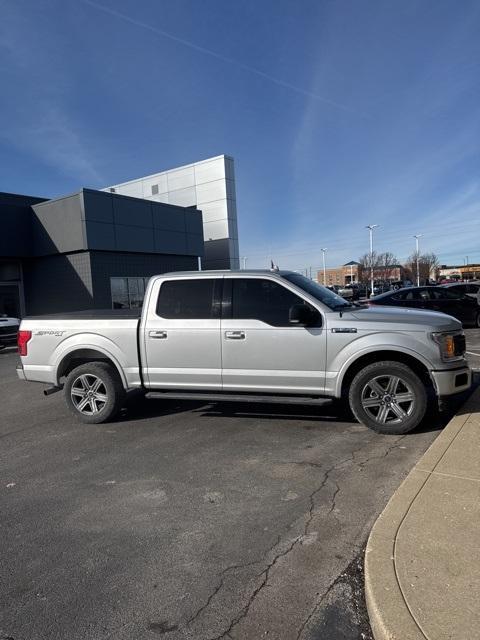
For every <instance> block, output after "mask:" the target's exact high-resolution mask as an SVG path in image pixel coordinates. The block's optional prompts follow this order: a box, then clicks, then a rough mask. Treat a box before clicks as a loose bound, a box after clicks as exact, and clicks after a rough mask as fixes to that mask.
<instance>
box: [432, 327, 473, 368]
mask: <svg viewBox="0 0 480 640" xmlns="http://www.w3.org/2000/svg"><path fill="white" fill-rule="evenodd" d="M431 336H432V339H433V341H434V342H436V343H437V344H438V346H439V347H440V355H441V357H442V360H444V361H445V362H452V360H461V359H462V358H463V356H464V354H465V334H464V333H463V331H456V332H455V333H432V334H431Z"/></svg>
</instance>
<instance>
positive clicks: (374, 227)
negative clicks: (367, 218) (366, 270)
mask: <svg viewBox="0 0 480 640" xmlns="http://www.w3.org/2000/svg"><path fill="white" fill-rule="evenodd" d="M377 227H378V224H367V226H366V227H365V228H366V229H368V230H369V231H370V297H371V298H372V297H373V286H374V277H373V230H374V229H376V228H377Z"/></svg>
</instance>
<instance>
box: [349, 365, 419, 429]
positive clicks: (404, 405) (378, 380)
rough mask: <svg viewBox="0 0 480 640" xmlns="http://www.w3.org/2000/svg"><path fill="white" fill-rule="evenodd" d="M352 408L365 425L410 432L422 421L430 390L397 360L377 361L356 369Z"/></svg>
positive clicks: (350, 400) (408, 368)
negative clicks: (358, 369)
mask: <svg viewBox="0 0 480 640" xmlns="http://www.w3.org/2000/svg"><path fill="white" fill-rule="evenodd" d="M349 402H350V408H351V409H352V412H353V414H354V416H355V417H356V418H357V420H358V421H359V422H361V423H363V424H364V425H365V426H367V427H369V428H370V429H373V430H374V431H377V432H378V433H386V434H401V433H407V432H408V431H411V430H412V429H415V427H417V426H418V425H419V424H420V422H421V421H422V419H423V417H424V415H425V412H426V410H427V391H426V388H425V385H424V383H423V382H422V380H420V378H419V377H418V376H417V374H416V373H415V372H414V371H412V369H410V367H408V366H407V365H405V364H402V363H401V362H395V361H384V362H374V363H372V364H370V365H368V366H367V367H365V368H364V369H362V370H361V371H359V373H357V375H356V376H355V378H354V379H353V381H352V384H351V386H350V392H349Z"/></svg>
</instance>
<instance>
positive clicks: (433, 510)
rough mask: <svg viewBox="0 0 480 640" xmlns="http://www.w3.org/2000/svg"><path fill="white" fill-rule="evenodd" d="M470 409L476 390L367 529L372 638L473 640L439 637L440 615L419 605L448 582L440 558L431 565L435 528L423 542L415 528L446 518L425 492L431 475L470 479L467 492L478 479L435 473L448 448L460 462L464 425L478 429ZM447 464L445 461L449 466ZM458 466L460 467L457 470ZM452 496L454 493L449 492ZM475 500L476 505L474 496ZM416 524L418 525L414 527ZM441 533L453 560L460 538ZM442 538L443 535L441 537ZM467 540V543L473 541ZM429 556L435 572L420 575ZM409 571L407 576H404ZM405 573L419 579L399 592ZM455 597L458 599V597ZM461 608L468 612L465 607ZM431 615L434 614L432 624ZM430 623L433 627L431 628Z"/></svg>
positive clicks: (479, 398)
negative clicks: (454, 452)
mask: <svg viewBox="0 0 480 640" xmlns="http://www.w3.org/2000/svg"><path fill="white" fill-rule="evenodd" d="M475 410H477V411H479V410H480V389H477V390H476V391H475V392H474V393H473V394H472V395H471V396H470V398H469V399H468V400H467V402H466V403H465V405H464V406H463V407H462V408H461V409H460V411H461V413H460V414H457V415H456V416H455V417H454V418H453V419H452V420H451V421H450V422H449V424H448V425H447V426H446V427H445V428H444V429H443V431H442V432H441V433H440V435H439V436H438V437H437V439H436V440H435V441H434V443H433V444H432V445H431V447H430V448H429V449H428V450H427V451H426V453H425V455H424V456H423V457H422V458H421V460H420V461H419V462H418V463H417V465H416V466H415V467H414V468H413V469H412V471H411V472H410V473H409V475H408V476H407V478H406V479H405V480H404V482H403V483H402V484H401V485H400V487H399V488H398V490H397V491H396V492H395V493H394V495H393V496H392V498H391V499H390V501H389V502H388V504H387V506H386V507H385V509H384V511H383V512H382V514H381V515H380V517H379V518H378V520H377V521H376V523H375V525H374V526H373V529H372V531H371V533H370V537H369V539H368V543H367V548H366V552H365V597H366V602H367V609H368V614H369V617H370V624H371V627H372V631H373V635H374V637H375V640H426V639H427V640H437V638H440V637H442V638H443V637H448V638H453V637H455V638H457V637H458V638H467V637H474V636H471V635H469V634H468V631H467V629H465V630H464V632H460V634H459V635H455V636H453V635H447V634H445V636H444V634H443V632H441V633H439V632H438V629H439V628H440V627H439V625H440V622H439V621H438V619H437V618H439V617H441V616H439V615H438V611H437V612H436V611H435V610H434V607H432V609H431V610H430V611H429V607H428V606H425V602H424V600H428V598H429V597H430V598H432V597H433V596H432V594H435V593H437V594H438V593H442V589H443V592H445V589H446V588H447V587H448V586H450V585H449V582H452V580H451V575H450V573H449V572H448V570H445V569H446V568H445V561H444V558H440V560H439V561H438V562H437V559H436V557H435V552H436V548H435V545H436V544H437V541H436V540H435V525H432V526H433V531H434V534H433V535H431V531H430V533H429V535H430V536H431V537H430V538H428V539H426V537H425V532H423V531H422V530H421V529H423V524H424V523H429V522H430V521H431V522H432V523H434V522H435V518H436V517H437V518H440V516H441V518H442V519H443V520H439V522H440V526H441V525H442V523H444V522H445V520H446V519H447V516H445V515H444V511H445V510H444V511H442V512H441V513H440V511H441V509H442V505H440V504H439V503H438V502H436V501H435V499H434V498H432V495H434V493H433V491H432V490H431V484H430V485H429V484H428V483H429V482H430V479H431V478H433V477H435V479H440V480H442V481H443V482H451V483H452V484H453V482H454V480H455V478H460V479H461V480H462V481H463V480H465V481H467V480H468V481H470V482H471V484H473V483H472V481H473V480H475V483H476V488H474V489H472V491H476V490H477V489H478V480H477V479H476V478H471V477H465V478H463V477H462V476H455V475H453V474H452V475H451V477H449V474H446V473H441V472H440V469H439V465H440V463H442V464H443V462H442V459H444V458H445V457H446V454H447V452H449V449H451V448H452V449H451V451H450V453H449V454H448V456H447V457H448V458H449V459H450V458H452V452H453V451H454V449H455V448H457V449H459V451H458V452H457V454H456V456H457V458H456V459H458V462H459V463H461V460H462V459H464V458H463V456H462V455H461V454H462V453H463V451H464V450H467V446H468V443H469V442H468V433H467V431H465V433H464V435H463V437H462V436H461V437H459V436H460V434H461V432H462V430H463V429H464V427H465V425H467V423H468V422H469V421H470V424H469V427H470V428H471V427H472V420H473V422H474V426H475V425H477V426H478V414H477V415H476V416H475V414H474V411H475ZM472 416H473V417H472ZM475 418H476V419H475ZM477 431H478V429H477ZM465 434H467V436H466V435H465ZM457 437H459V439H458V442H457V444H456V445H455V446H452V445H454V442H455V440H456V439H457ZM460 442H462V443H463V444H462V445H461V447H459V444H458V443H460ZM471 446H472V447H473V448H475V447H476V444H475V443H474V442H472V444H471ZM449 464H451V463H450V462H449ZM459 468H460V469H462V467H461V466H460V467H459ZM463 473H465V471H463ZM447 486H448V485H447ZM444 493H446V492H444ZM430 494H432V495H430ZM437 495H438V494H437ZM453 495H454V493H453V492H452V496H453ZM474 499H475V497H474V496H472V500H474ZM476 499H477V501H478V498H476ZM419 505H420V506H419ZM463 509H465V507H463ZM415 510H416V511H421V515H422V517H421V518H420V519H419V518H418V516H416V517H415V516H414V513H413V512H414V511H415ZM470 511H471V509H470ZM449 517H450V516H449ZM419 524H420V526H418V525H419ZM415 527H417V528H415ZM444 529H445V530H446V534H445V535H444V537H443V539H442V541H443V543H444V546H445V539H447V545H448V544H449V545H450V547H451V548H450V549H448V550H447V551H448V553H449V554H450V555H449V557H450V558H455V557H456V556H455V553H456V547H458V545H459V544H463V543H464V540H457V539H455V538H454V533H453V530H449V529H448V528H446V527H445V525H444ZM417 533H418V536H417ZM399 534H400V535H399ZM402 535H403V541H402V537H401V536H402ZM455 535H456V534H455ZM406 536H407V537H408V542H407V543H406V542H405V537H406ZM445 536H447V537H446V538H445ZM448 536H450V538H448ZM399 538H400V544H399ZM471 542H472V543H473V542H474V541H471ZM407 546H409V553H408V556H407V555H406V548H407ZM430 556H433V558H434V560H433V562H434V564H433V566H435V571H434V572H432V571H431V570H430V573H432V574H433V575H425V574H426V572H427V567H431V566H432V565H431V564H429V562H430V560H431V558H430ZM442 561H443V564H442ZM450 562H451V560H450ZM471 562H474V558H472V559H471ZM447 569H448V567H447ZM409 571H410V573H408V572H409ZM422 571H423V575H420V576H419V575H417V574H421V573H422ZM442 571H443V573H442ZM402 572H403V581H402V576H400V577H399V574H402ZM405 575H407V576H410V575H414V578H413V579H412V580H413V582H415V578H419V577H420V580H419V581H418V582H417V583H416V584H408V589H405ZM422 580H423V583H422V584H423V585H424V586H425V584H426V583H427V581H431V583H433V584H430V585H429V587H430V586H431V589H432V593H431V594H430V595H428V596H425V598H424V600H422V599H421V598H422V591H421V588H420V586H419V584H420V583H421V581H422ZM475 581H476V577H474V584H476V582H475ZM454 586H455V585H453V587H452V588H454ZM415 588H416V589H415ZM457 590H458V585H457ZM406 591H407V592H408V593H407V594H406V593H405V592H406ZM425 591H426V590H425V588H424V592H423V595H425ZM456 595H457V596H458V595H460V596H462V594H456ZM449 597H451V594H449ZM460 599H461V598H460ZM466 606H467V608H468V604H467V605H466ZM419 612H420V615H419ZM477 615H478V614H477ZM434 616H436V618H435V620H434ZM465 617H466V618H467V620H466V622H465V624H466V626H467V627H469V625H471V624H473V622H475V623H476V624H478V623H477V621H476V620H475V621H474V620H473V618H472V616H470V619H469V618H468V616H465ZM473 617H475V616H473ZM430 622H431V624H430ZM435 625H437V628H436V629H435ZM447 626H448V624H447ZM432 630H434V632H432ZM477 630H478V629H477ZM437 633H438V635H437ZM462 633H466V635H462Z"/></svg>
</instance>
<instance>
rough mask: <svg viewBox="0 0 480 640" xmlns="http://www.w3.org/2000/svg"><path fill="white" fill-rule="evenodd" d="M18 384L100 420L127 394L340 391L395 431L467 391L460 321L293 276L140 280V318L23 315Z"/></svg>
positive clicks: (243, 396)
mask: <svg viewBox="0 0 480 640" xmlns="http://www.w3.org/2000/svg"><path fill="white" fill-rule="evenodd" d="M18 344H19V352H20V356H21V365H20V366H19V367H18V368H17V371H18V375H19V377H20V378H22V379H23V380H31V381H37V382H43V383H45V384H48V385H50V388H49V389H47V390H46V392H45V393H47V394H49V393H52V392H53V391H56V390H60V389H62V388H63V389H64V392H65V400H66V403H67V405H68V406H69V408H70V409H71V410H72V412H73V413H74V414H75V415H77V416H78V417H79V418H80V419H81V420H83V421H84V422H87V423H101V422H105V421H107V420H111V419H113V418H114V416H115V415H116V414H117V412H118V411H119V409H120V408H121V407H122V403H123V402H124V399H125V394H126V392H127V391H128V390H129V389H135V388H141V389H143V390H144V391H145V392H146V394H147V396H149V397H155V398H159V397H161V398H190V399H195V400H198V399H204V400H205V401H207V402H209V401H215V400H219V401H223V400H235V401H255V402H282V403H305V404H322V403H323V404H324V403H325V402H326V401H327V400H329V399H330V400H333V399H339V400H342V401H343V402H345V403H348V404H349V405H350V408H351V410H352V412H353V414H354V415H355V417H356V418H357V419H358V420H359V421H360V422H362V423H363V424H365V425H366V426H368V427H370V428H371V429H373V430H375V431H378V432H380V433H406V432H407V431H410V430H411V429H414V428H415V427H416V426H417V425H418V424H419V423H420V421H421V420H422V418H423V417H424V414H425V411H426V409H427V405H428V402H429V400H431V399H432V398H435V396H436V397H437V398H439V399H441V398H443V397H445V396H451V395H453V394H456V393H459V392H461V391H464V390H466V389H468V388H469V387H470V384H471V371H470V368H469V366H468V364H467V361H466V359H465V336H464V334H463V332H462V326H461V324H460V322H458V321H457V320H455V319H454V318H451V317H450V316H447V315H444V314H442V313H435V312H428V311H413V310H409V309H396V308H361V307H359V306H354V305H352V304H350V303H348V302H347V301H346V300H344V299H343V298H341V297H340V296H338V295H336V294H335V293H333V292H332V291H330V290H328V289H326V288H325V287H322V286H320V285H317V284H316V283H314V282H312V281H311V280H308V279H307V278H305V277H304V276H302V275H300V274H298V273H295V272H290V271H210V272H209V271H200V272H185V273H178V272H177V273H169V274H164V275H161V276H155V277H153V278H151V280H150V282H149V284H148V287H147V291H146V295H145V300H144V306H143V311H142V313H141V316H140V317H138V314H137V316H136V317H135V316H134V315H132V314H131V313H130V312H129V311H126V312H116V311H107V312H101V311H90V312H78V313H70V314H68V313H67V314H62V315H50V316H39V317H30V318H28V317H27V318H25V319H24V320H23V321H22V323H21V326H20V331H19V337H18Z"/></svg>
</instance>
